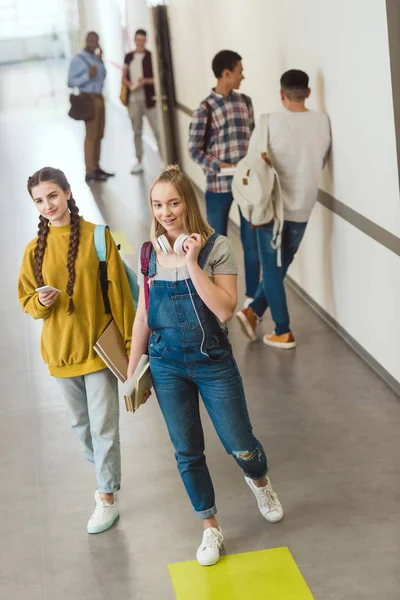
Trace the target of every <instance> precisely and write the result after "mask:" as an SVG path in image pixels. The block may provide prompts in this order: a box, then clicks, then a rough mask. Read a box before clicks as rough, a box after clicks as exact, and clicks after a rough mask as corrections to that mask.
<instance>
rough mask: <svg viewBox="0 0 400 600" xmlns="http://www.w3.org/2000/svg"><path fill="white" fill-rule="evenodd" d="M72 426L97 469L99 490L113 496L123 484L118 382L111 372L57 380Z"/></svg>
mask: <svg viewBox="0 0 400 600" xmlns="http://www.w3.org/2000/svg"><path fill="white" fill-rule="evenodd" d="M56 381H57V383H58V385H59V387H60V390H61V393H62V395H63V397H64V398H65V401H66V403H67V405H68V409H69V412H70V415H71V427H72V430H73V431H74V433H75V434H76V435H77V436H78V438H79V439H80V441H81V442H82V444H83V448H84V455H85V458H86V459H87V460H88V461H89V462H91V463H94V465H95V468H96V477H97V489H98V491H99V492H103V493H106V494H107V493H108V494H111V493H112V492H117V491H118V490H119V488H120V485H121V450H120V441H119V400H118V382H117V379H116V377H114V375H113V374H112V373H111V371H110V370H109V369H104V370H103V371H97V372H96V373H90V374H89V375H82V376H81V377H68V378H63V377H57V378H56Z"/></svg>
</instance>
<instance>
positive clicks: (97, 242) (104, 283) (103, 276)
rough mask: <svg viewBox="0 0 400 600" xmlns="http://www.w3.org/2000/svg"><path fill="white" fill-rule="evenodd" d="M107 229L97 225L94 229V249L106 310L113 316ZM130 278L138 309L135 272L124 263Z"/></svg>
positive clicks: (129, 281)
mask: <svg viewBox="0 0 400 600" xmlns="http://www.w3.org/2000/svg"><path fill="white" fill-rule="evenodd" d="M106 229H109V227H107V225H96V227H95V229H94V247H95V249H96V254H97V258H98V259H99V274H100V284H101V293H102V294H103V301H104V309H105V311H106V313H107V314H111V306H110V301H109V299H108V278H107V247H106ZM118 250H119V248H118ZM122 263H123V265H124V269H125V273H126V276H127V278H128V283H129V287H130V289H131V294H132V298H133V303H134V305H135V309H137V305H138V300H139V285H138V282H137V277H136V273H135V271H134V270H133V269H132V268H131V267H130V266H129V265H127V264H126V262H125V261H122Z"/></svg>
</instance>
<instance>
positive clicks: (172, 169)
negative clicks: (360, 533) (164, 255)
mask: <svg viewBox="0 0 400 600" xmlns="http://www.w3.org/2000/svg"><path fill="white" fill-rule="evenodd" d="M157 183H170V184H171V185H173V186H174V188H175V189H176V191H177V193H178V196H179V198H180V199H181V200H182V202H183V204H184V209H185V210H184V215H183V222H184V228H185V233H198V234H200V235H201V240H202V246H204V244H205V243H206V242H207V240H208V238H209V237H210V235H212V234H213V233H214V230H213V229H212V228H211V227H210V225H209V224H208V223H207V221H206V220H205V219H204V218H203V216H202V214H201V212H200V206H199V203H198V200H197V198H196V192H195V191H194V187H193V184H192V182H191V181H190V179H189V177H188V176H187V175H185V173H183V172H182V171H181V170H180V168H179V167H178V165H170V166H168V167H167V168H166V169H164V171H162V173H160V175H159V176H158V177H157V179H156V180H155V181H154V183H153V185H152V186H151V189H150V208H151V211H152V215H153V219H152V224H151V241H152V243H153V246H154V249H155V250H156V252H158V246H157V244H156V239H157V237H158V235H160V234H163V233H165V230H164V228H163V227H162V225H160V223H159V222H158V221H157V219H156V218H155V216H154V212H153V206H152V193H153V189H154V186H155V185H157Z"/></svg>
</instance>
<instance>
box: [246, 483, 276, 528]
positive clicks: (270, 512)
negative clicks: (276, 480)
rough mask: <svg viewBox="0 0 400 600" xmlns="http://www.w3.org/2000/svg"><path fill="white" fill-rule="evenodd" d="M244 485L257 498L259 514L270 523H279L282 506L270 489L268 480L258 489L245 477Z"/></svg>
mask: <svg viewBox="0 0 400 600" xmlns="http://www.w3.org/2000/svg"><path fill="white" fill-rule="evenodd" d="M245 480H246V483H247V485H248V486H249V488H250V489H251V491H252V492H253V494H254V495H255V497H256V498H257V504H258V508H259V510H260V513H261V514H262V516H263V517H264V519H267V521H269V522H270V523H279V521H282V518H283V508H282V504H281V503H280V502H279V499H278V496H277V494H276V493H275V492H274V490H273V489H272V485H271V482H270V480H269V479H268V477H267V485H266V486H264V487H262V488H258V487H257V486H256V484H255V483H254V481H253V480H252V479H250V478H249V477H245Z"/></svg>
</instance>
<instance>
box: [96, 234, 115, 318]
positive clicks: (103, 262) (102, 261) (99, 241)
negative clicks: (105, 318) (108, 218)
mask: <svg viewBox="0 0 400 600" xmlns="http://www.w3.org/2000/svg"><path fill="white" fill-rule="evenodd" d="M106 229H108V226H107V225H96V226H95V228H94V247H95V250H96V255H97V258H98V259H99V276H100V285H101V293H102V296H103V303H104V310H105V312H106V314H107V315H110V314H111V306H110V300H109V298H108V275H107V246H106Z"/></svg>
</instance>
